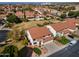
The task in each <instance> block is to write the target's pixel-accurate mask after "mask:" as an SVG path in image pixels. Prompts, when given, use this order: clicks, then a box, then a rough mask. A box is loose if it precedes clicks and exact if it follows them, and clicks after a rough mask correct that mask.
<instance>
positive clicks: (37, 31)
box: [29, 27, 51, 39]
mask: <svg viewBox="0 0 79 59" xmlns="http://www.w3.org/2000/svg"><path fill="white" fill-rule="evenodd" d="M29 32H30V35H31V36H32V38H33V39H40V38H42V37H44V36H48V35H50V34H51V32H49V30H48V29H47V28H46V27H34V28H31V29H29Z"/></svg>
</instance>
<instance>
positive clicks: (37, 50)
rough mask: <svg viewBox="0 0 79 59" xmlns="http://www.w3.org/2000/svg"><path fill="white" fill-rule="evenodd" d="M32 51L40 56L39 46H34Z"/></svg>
mask: <svg viewBox="0 0 79 59" xmlns="http://www.w3.org/2000/svg"><path fill="white" fill-rule="evenodd" d="M34 52H35V53H36V54H37V55H38V56H40V55H41V50H40V49H39V48H34Z"/></svg>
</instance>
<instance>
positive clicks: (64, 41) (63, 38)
mask: <svg viewBox="0 0 79 59" xmlns="http://www.w3.org/2000/svg"><path fill="white" fill-rule="evenodd" d="M58 41H59V42H60V43H62V44H67V43H68V42H69V40H68V39H67V38H65V37H64V36H62V37H61V39H60V40H58Z"/></svg>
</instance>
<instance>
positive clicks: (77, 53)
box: [48, 41, 79, 57]
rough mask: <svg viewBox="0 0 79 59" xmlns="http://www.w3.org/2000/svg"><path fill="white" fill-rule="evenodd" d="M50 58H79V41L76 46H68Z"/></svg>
mask: <svg viewBox="0 0 79 59" xmlns="http://www.w3.org/2000/svg"><path fill="white" fill-rule="evenodd" d="M48 57H79V41H78V42H77V43H76V44H75V45H73V46H67V47H66V48H64V49H62V50H60V51H58V52H56V53H54V54H51V55H50V56H48Z"/></svg>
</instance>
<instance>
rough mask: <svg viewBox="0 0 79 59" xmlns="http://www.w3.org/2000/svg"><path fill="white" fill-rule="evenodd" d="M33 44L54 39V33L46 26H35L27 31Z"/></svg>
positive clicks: (42, 43)
mask: <svg viewBox="0 0 79 59" xmlns="http://www.w3.org/2000/svg"><path fill="white" fill-rule="evenodd" d="M26 33H27V37H28V39H29V41H30V43H31V45H37V46H39V45H44V44H47V43H49V42H50V41H53V36H52V33H51V32H50V31H49V30H48V28H46V27H33V28H30V29H28V30H27V31H26Z"/></svg>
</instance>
